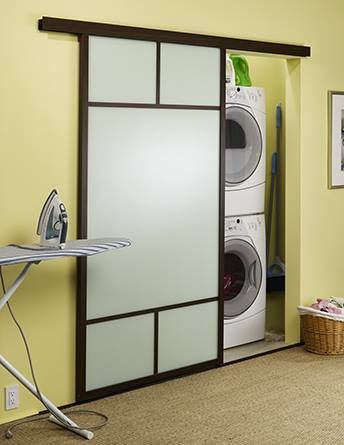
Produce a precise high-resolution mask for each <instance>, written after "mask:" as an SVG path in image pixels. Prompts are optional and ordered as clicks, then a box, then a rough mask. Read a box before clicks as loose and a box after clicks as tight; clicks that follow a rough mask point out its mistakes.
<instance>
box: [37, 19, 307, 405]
mask: <svg viewBox="0 0 344 445" xmlns="http://www.w3.org/2000/svg"><path fill="white" fill-rule="evenodd" d="M39 29H40V30H41V31H52V32H62V33H70V34H75V35H77V36H78V41H79V43H80V67H79V68H80V76H79V180H78V191H79V195H78V233H77V235H78V238H89V237H95V238H96V237H98V236H99V235H101V236H109V237H112V236H116V237H123V238H129V239H130V240H131V243H132V244H131V246H130V248H128V249H123V251H121V252H118V253H116V255H112V254H111V253H109V254H108V255H103V257H102V258H91V259H89V260H85V259H80V261H78V269H77V271H78V273H77V327H76V328H77V329H76V331H77V332H76V399H77V401H85V400H90V399H92V398H95V397H102V396H105V395H110V394H114V393H117V392H121V391H125V390H128V389H130V388H135V387H139V386H143V385H147V384H150V383H152V382H157V381H161V380H165V379H169V378H172V377H176V376H180V375H185V374H189V373H193V372H198V371H202V370H206V369H211V368H214V367H216V366H221V365H222V364H223V363H224V362H226V361H231V360H234V359H235V358H233V351H238V349H237V348H243V347H246V346H247V345H251V346H252V345H256V344H258V343H259V342H261V341H262V338H264V337H265V333H266V331H278V332H279V331H280V330H281V329H280V328H282V331H283V320H284V317H283V303H282V301H283V293H282V294H278V297H276V298H275V297H274V296H273V295H272V294H271V297H270V295H266V285H265V280H266V264H264V263H265V253H264V252H265V251H266V247H265V246H264V243H265V235H266V229H265V228H264V225H265V219H266V212H267V195H268V194H269V181H270V179H269V176H268V175H267V172H268V171H269V169H270V166H269V162H268V159H269V156H270V154H271V150H273V149H274V148H273V146H274V145H273V142H272V141H273V136H272V133H273V129H272V126H271V125H272V124H271V125H270V121H271V119H270V117H269V115H272V114H273V110H272V106H271V105H268V104H269V103H270V102H269V101H270V98H271V102H278V103H283V97H282V96H281V95H280V94H279V93H278V94H277V95H276V96H275V97H274V99H272V96H271V92H270V88H271V85H272V84H273V82H274V84H275V80H276V78H277V76H276V73H274V72H273V71H272V69H270V68H269V67H268V68H264V64H263V63H262V67H263V68H262V70H258V69H257V68H256V63H255V62H254V61H253V59H252V60H251V59H250V58H248V64H249V67H250V70H251V77H252V81H253V86H254V87H255V86H257V87H261V88H258V89H256V90H254V88H253V89H252V88H251V90H250V92H249V93H248V94H246V93H245V92H244V91H245V90H244V88H243V91H238V89H234V90H232V92H231V93H230V98H228V97H227V98H226V96H227V95H226V49H227V48H231V50H233V51H236V52H241V51H245V50H247V51H250V52H251V53H266V54H270V55H274V56H276V55H286V54H289V55H290V57H291V58H292V59H291V61H289V60H288V62H286V61H285V59H283V60H282V59H275V58H273V59H271V61H272V60H274V61H276V63H277V60H279V61H281V63H283V62H284V63H286V66H287V74H286V82H285V86H286V88H285V91H286V102H288V105H289V110H291V112H288V113H287V116H288V122H287V126H288V128H289V130H288V135H290V137H289V139H288V143H287V149H286V155H287V157H288V162H289V163H290V162H291V163H292V165H293V168H295V169H297V168H298V162H297V156H298V150H297V147H298V142H299V141H298V133H297V131H296V132H295V131H290V130H293V129H295V128H297V125H298V122H299V111H298V110H299V108H298V104H299V90H298V88H299V58H300V57H306V56H309V55H310V48H309V47H303V46H297V45H285V44H280V43H275V42H258V41H253V40H242V39H234V38H226V37H218V36H206V35H198V34H188V33H178V32H171V31H165V30H152V29H143V28H131V27H126V26H120V25H111V24H104V23H93V22H82V21H75V20H66V19H58V18H49V17H43V18H42V19H41V20H40V23H39ZM262 60H263V59H262ZM259 63H260V62H259ZM271 63H272V62H271ZM257 64H258V58H257ZM258 72H259V73H263V77H264V79H265V80H264V81H263V80H262V79H261V78H260V77H259V76H260V74H258ZM269 79H270V80H269ZM272 81H273V82H272ZM282 84H283V82H282ZM263 92H264V94H263ZM232 93H233V97H232V95H231V94H232ZM234 93H235V94H234ZM264 95H265V96H264ZM234 96H235V97H234ZM287 99H288V100H287ZM227 100H228V101H230V102H231V104H230V107H227V104H226V101H227ZM243 101H244V102H243ZM242 102H243V103H242ZM249 102H252V103H254V104H255V108H256V109H257V110H256V111H255V113H256V116H257V117H258V115H259V118H258V119H253V120H252V121H251V122H248V121H247V124H243V123H242V119H243V117H244V116H245V114H244V113H243V111H244V110H243V108H244V107H243V105H245V104H246V105H248V103H249ZM246 105H245V106H246ZM273 106H274V105H273ZM227 108H229V109H228V110H227ZM232 116H233V119H231V117H232ZM264 119H265V120H266V132H265V134H264V132H263V131H262V128H263V127H262V125H263V121H264ZM228 120H232V121H233V122H232V123H230V124H229V128H228V126H227V125H226V122H228ZM283 122H284V121H283ZM240 125H242V129H243V131H240V129H239V127H240ZM238 129H239V132H237V133H236V134H237V136H236V137H235V138H234V139H232V141H231V143H232V145H233V146H234V147H235V148H234V149H233V150H230V151H228V150H227V148H226V138H228V134H229V135H230V134H231V132H233V130H238ZM282 133H283V129H282ZM257 135H258V136H259V135H260V148H259V150H258V152H256V151H254V144H255V142H256V139H257ZM265 139H266V141H265V142H264V140H265ZM258 145H259V144H258ZM264 152H265V158H266V160H267V161H266V163H265V164H264V163H262V162H261V161H262V159H263V158H264ZM282 157H283V156H281V159H282ZM238 160H239V161H246V162H244V165H245V167H244V169H243V170H242V169H240V168H237V165H240V164H241V162H239V163H237V161H238ZM246 169H251V173H250V174H249V177H248V178H246V177H245V172H246ZM226 170H227V173H226ZM286 172H288V170H286ZM245 181H248V182H246V185H247V184H248V185H249V187H247V189H248V190H245V187H246V186H244V187H243V186H242V184H243V183H245ZM282 181H283V179H282V180H280V177H279V181H278V187H279V188H278V190H279V191H278V193H276V196H280V193H281V190H283V182H282ZM298 190H299V189H298V188H297V187H295V188H294V189H293V188H289V198H290V197H291V198H292V199H293V200H294V201H293V203H297V202H298V195H297V193H298ZM251 192H252V193H251ZM263 192H264V193H265V199H264V196H263V195H264V193H263ZM230 194H231V196H230ZM239 194H240V197H239V198H238V196H239ZM243 195H245V196H246V197H245V199H243V198H241V196H243ZM248 195H249V196H250V198H249V199H248V198H247V196H248ZM233 196H234V198H233ZM281 196H282V195H281ZM235 197H236V198H235ZM277 201H278V204H277V205H278V206H281V205H282V207H283V204H281V203H282V202H283V198H282V199H280V198H279V199H278V200H277ZM228 203H229V204H228ZM232 204H233V205H235V206H236V209H234V210H230V212H232V213H230V214H229V215H227V216H228V218H227V217H226V218H225V213H226V208H227V209H228V205H230V206H231V205H232ZM245 206H246V208H245ZM276 208H277V207H276V205H275V210H274V212H276ZM295 209H296V211H295ZM293 210H294V211H293V213H292V214H291V213H289V214H288V218H287V222H288V224H287V229H286V230H287V232H288V230H290V228H292V227H293V224H296V223H297V217H298V214H297V207H295V206H294V208H293ZM282 212H283V210H282ZM278 214H279V215H280V219H279V223H278V224H277V225H278V227H279V226H280V227H282V231H281V233H280V234H279V235H278V239H279V247H278V248H276V246H277V244H276V237H275V235H274V232H273V231H274V230H275V229H273V231H272V232H271V234H272V236H271V240H272V242H271V246H273V247H272V250H271V255H270V259H269V261H268V265H269V262H270V260H271V258H274V257H275V256H277V255H279V256H280V258H282V259H283V254H284V252H283V243H284V241H283V219H284V217H283V214H282V213H278ZM293 218H294V219H293ZM275 220H276V218H275V219H273V221H275ZM233 233H237V234H238V236H236V237H235V239H234V238H233V236H232V234H233ZM227 238H228V239H227ZM295 252H297V249H293V250H292V251H289V253H288V251H286V262H287V263H288V255H289V260H290V259H291V260H292V261H290V262H289V263H288V264H294V263H295V262H294V261H293V260H294V259H295V255H296V253H295ZM293 255H294V256H293ZM232 270H234V271H235V273H234V274H233V273H232ZM292 272H293V281H290V282H289V288H288V289H289V290H288V298H286V299H285V306H286V307H288V308H289V309H290V311H289V312H288V313H291V314H292V311H293V310H294V308H295V306H296V305H295V301H297V294H296V292H294V293H293V292H292V290H293V287H292V286H293V283H295V284H294V285H295V286H296V287H297V280H298V269H297V268H295V269H294V270H293V271H292ZM231 273H232V276H231ZM288 273H289V272H288ZM288 276H289V275H288ZM290 276H291V275H290ZM224 279H226V280H227V283H226V288H225V286H224ZM257 290H258V292H257ZM225 294H226V298H225ZM257 296H259V298H257ZM239 297H240V298H239ZM241 297H243V298H241ZM288 305H289V306H288ZM247 313H248V314H251V315H252V317H249V318H247V319H246V315H247ZM286 313H287V311H286ZM250 318H251V319H252V320H254V323H251V321H252V320H250ZM295 318H296V317H295V316H294V315H293V314H292V315H291V316H290V318H288V319H287V318H285V319H286V320H287V322H286V335H287V334H288V340H287V341H288V342H289V343H295V342H297V341H298V335H299V334H298V332H297V325H296V323H295ZM238 320H239V321H240V327H239V329H234V326H235V323H236V322H237V321H238ZM227 327H229V335H227V332H226V328H227ZM287 330H288V332H287ZM282 335H283V332H282ZM224 343H225V347H226V348H227V349H226V350H225V356H224ZM281 343H283V342H282V341H281V342H279V347H280V346H281ZM228 351H230V352H229V354H230V355H231V356H230V357H229V358H228V357H227V352H228ZM256 353H259V351H258V352H257V351H256V350H255V351H253V353H252V352H251V353H247V351H246V352H245V351H244V353H242V352H240V354H239V356H237V358H242V357H244V356H247V355H250V354H251V355H252V354H253V355H254V354H256Z"/></svg>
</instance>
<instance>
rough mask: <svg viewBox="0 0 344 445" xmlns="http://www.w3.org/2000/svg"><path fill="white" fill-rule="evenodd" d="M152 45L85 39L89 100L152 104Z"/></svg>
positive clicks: (110, 39) (153, 80) (154, 90)
mask: <svg viewBox="0 0 344 445" xmlns="http://www.w3.org/2000/svg"><path fill="white" fill-rule="evenodd" d="M155 100H156V43H155V42H142V41H138V40H127V39H115V38H111V37H90V39H89V101H91V102H137V103H155Z"/></svg>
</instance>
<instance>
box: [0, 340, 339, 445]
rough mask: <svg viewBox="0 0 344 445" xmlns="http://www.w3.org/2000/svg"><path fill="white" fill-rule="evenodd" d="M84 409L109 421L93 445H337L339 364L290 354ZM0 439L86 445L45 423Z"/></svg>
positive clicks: (16, 444) (295, 351)
mask: <svg viewBox="0 0 344 445" xmlns="http://www.w3.org/2000/svg"><path fill="white" fill-rule="evenodd" d="M86 407H87V408H89V409H96V410H99V411H102V412H104V413H105V414H107V415H108V416H109V418H110V422H109V424H108V425H107V426H105V427H104V428H102V429H101V430H98V431H96V432H95V438H94V439H93V440H92V442H90V443H91V444H93V445H226V444H231V445H232V444H233V445H270V444H273V445H287V444H292V445H298V444H310V445H317V444H326V445H329V444H340V443H343V441H344V421H343V420H344V357H322V356H317V355H315V354H310V353H307V352H305V351H304V350H303V349H302V348H292V349H288V350H285V351H281V352H276V353H274V354H270V355H267V356H263V357H259V358H256V359H252V360H249V361H245V362H241V363H238V364H234V365H230V366H226V367H223V368H220V369H217V370H212V371H208V372H205V373H200V374H197V375H193V376H190V377H185V378H181V379H177V380H173V381H169V382H167V383H163V384H160V385H155V386H151V387H147V388H144V389H140V390H136V391H132V392H129V393H125V394H121V395H118V396H114V397H109V398H107V399H103V400H99V401H96V402H92V403H89V404H87V405H85V408H86ZM81 420H87V421H94V419H85V418H84V419H82V418H81ZM3 432H4V426H0V433H1V434H2V435H1V436H0V444H7V443H8V445H28V444H34V445H48V444H49V445H55V444H56V445H57V444H58V445H60V444H66V445H76V444H81V443H85V440H84V439H82V438H79V437H78V436H76V435H74V434H72V433H69V432H67V431H64V430H62V429H60V428H59V427H57V426H55V425H54V424H51V423H48V422H35V423H33V424H31V425H30V424H26V425H22V426H20V427H18V429H17V430H15V435H14V437H13V438H12V439H11V440H10V441H7V440H6V439H3Z"/></svg>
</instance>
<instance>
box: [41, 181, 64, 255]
mask: <svg viewBox="0 0 344 445" xmlns="http://www.w3.org/2000/svg"><path fill="white" fill-rule="evenodd" d="M67 228H68V215H67V210H66V208H65V206H64V204H63V202H62V201H61V199H60V197H59V195H58V193H57V190H55V189H53V190H52V192H51V193H50V195H49V196H48V198H47V200H46V201H45V204H44V206H43V208H42V211H41V214H40V215H39V220H38V227H37V235H40V237H41V240H40V245H41V246H44V247H51V248H53V249H63V248H64V247H65V242H66V238H67Z"/></svg>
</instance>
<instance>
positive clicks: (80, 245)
mask: <svg viewBox="0 0 344 445" xmlns="http://www.w3.org/2000/svg"><path fill="white" fill-rule="evenodd" d="M130 244H131V242H130V241H129V240H128V239H122V238H99V239H80V240H74V241H67V242H66V244H65V248H64V249H52V248H45V247H44V246H40V245H38V244H29V245H16V244H13V245H11V244H10V245H8V246H5V247H0V266H6V265H10V264H19V263H36V262H40V261H46V260H55V259H57V258H62V257H82V256H92V255H97V254H98V253H103V252H106V251H108V250H112V249H120V248H122V247H128V246H130Z"/></svg>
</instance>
